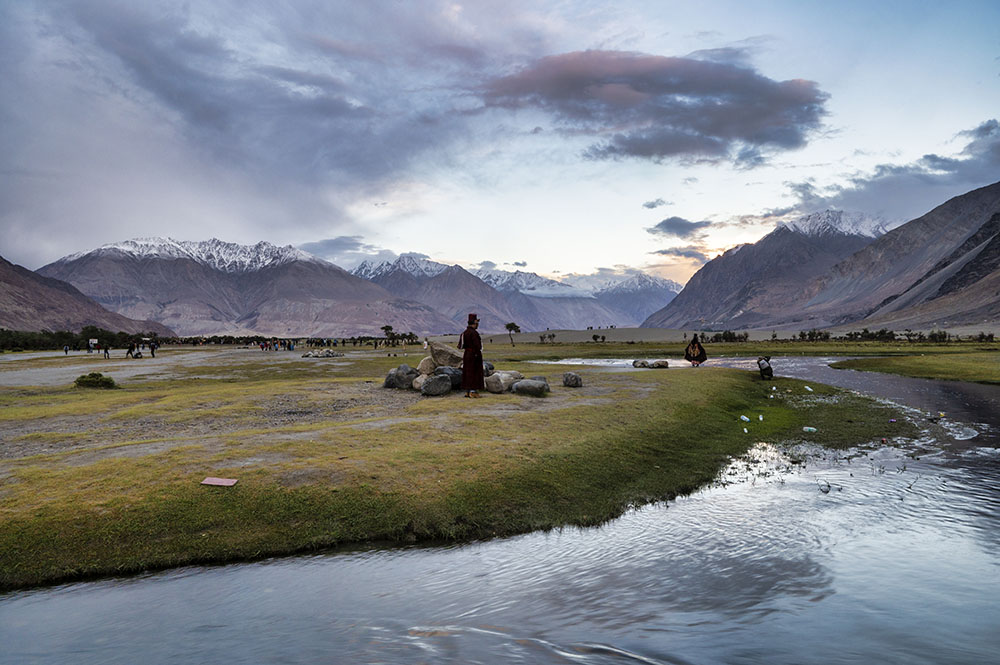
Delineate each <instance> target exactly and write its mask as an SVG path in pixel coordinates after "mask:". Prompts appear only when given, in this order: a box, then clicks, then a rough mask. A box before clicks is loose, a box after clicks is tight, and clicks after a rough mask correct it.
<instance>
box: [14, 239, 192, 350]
mask: <svg viewBox="0 0 1000 665" xmlns="http://www.w3.org/2000/svg"><path fill="white" fill-rule="evenodd" d="M84 326H97V327H98V328H103V329H105V330H110V331H111V332H120V331H124V332H129V333H156V334H157V335H161V336H163V337H173V336H174V331H172V330H170V329H169V328H168V327H166V326H164V325H162V324H160V323H157V322H155V321H136V320H134V319H130V318H127V317H124V316H122V315H121V314H116V313H115V312H110V311H108V310H106V309H104V308H103V307H101V306H100V305H98V304H97V303H96V302H94V301H93V300H91V299H90V298H88V297H87V296H85V295H84V294H83V293H81V292H80V291H79V290H78V289H76V288H75V287H74V286H72V285H71V284H67V283H66V282H63V281H60V280H58V279H53V278H51V277H44V276H42V275H39V274H36V273H34V272H32V271H31V270H28V269H27V268H24V267H21V266H18V265H14V264H12V263H10V262H9V261H7V260H5V259H4V258H3V257H0V328H7V329H8V330H25V331H40V330H49V331H57V330H69V331H73V332H79V331H80V330H81V329H82V328H83V327H84Z"/></svg>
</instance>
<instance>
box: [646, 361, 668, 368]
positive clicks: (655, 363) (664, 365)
mask: <svg viewBox="0 0 1000 665" xmlns="http://www.w3.org/2000/svg"><path fill="white" fill-rule="evenodd" d="M649 366H650V367H652V368H653V369H666V368H668V367H670V363H669V362H667V361H666V360H654V361H653V362H651V363H650V364H649Z"/></svg>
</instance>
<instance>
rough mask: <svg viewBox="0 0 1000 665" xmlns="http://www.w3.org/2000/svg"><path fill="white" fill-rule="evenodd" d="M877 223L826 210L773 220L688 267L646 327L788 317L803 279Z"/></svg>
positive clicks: (853, 247)
mask: <svg viewBox="0 0 1000 665" xmlns="http://www.w3.org/2000/svg"><path fill="white" fill-rule="evenodd" d="M882 232H884V222H883V221H882V220H880V219H876V218H869V217H865V216H862V215H850V214H845V213H842V212H840V211H833V210H828V211H824V212H820V213H815V214H813V215H808V216H806V217H803V218H801V219H799V220H796V221H795V222H793V223H791V224H784V225H779V226H778V228H776V229H775V230H774V231H772V232H771V233H769V234H767V235H766V236H764V237H763V238H761V239H760V240H758V241H757V242H756V243H753V244H745V245H739V246H737V247H734V248H733V249H730V250H729V251H727V252H726V253H724V254H722V255H721V256H717V257H716V258H714V259H712V260H711V261H709V262H708V263H706V264H705V265H704V266H702V268H701V269H700V270H699V271H698V272H697V273H695V274H694V275H693V276H692V277H691V279H690V280H689V281H688V283H687V285H686V286H685V287H684V290H683V291H681V292H680V293H679V294H678V295H677V297H676V298H674V299H673V300H672V301H671V302H670V303H669V304H668V305H667V306H666V307H664V308H663V309H661V310H659V311H657V312H655V313H653V314H651V315H650V316H649V317H648V318H647V319H646V320H645V321H643V323H642V326H643V327H647V328H720V329H721V328H754V327H762V326H766V325H771V322H772V321H774V320H775V319H776V318H778V319H782V320H793V319H795V318H796V315H797V314H796V313H797V310H796V309H795V308H790V307H789V303H792V302H797V301H799V300H800V299H801V296H802V292H803V286H804V285H805V284H807V283H809V282H810V281H811V280H813V279H815V278H817V277H819V276H821V275H824V274H825V273H826V272H827V271H829V270H830V269H831V268H832V267H833V266H834V265H836V264H837V263H838V262H840V261H842V260H844V259H845V258H847V257H849V256H851V255H852V254H854V253H855V252H857V251H858V250H860V249H862V248H863V247H865V246H867V245H868V244H870V243H871V242H873V240H874V238H875V236H876V235H877V234H880V233H882Z"/></svg>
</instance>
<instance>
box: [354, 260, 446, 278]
mask: <svg viewBox="0 0 1000 665" xmlns="http://www.w3.org/2000/svg"><path fill="white" fill-rule="evenodd" d="M447 268H448V266H447V265H445V264H444V263H438V262H437V261H431V260H430V259H426V258H424V257H422V256H418V255H416V254H402V255H400V257H399V258H398V259H396V260H395V261H382V262H381V263H372V262H371V261H362V262H361V263H359V264H358V265H357V266H356V267H355V268H354V270H352V271H351V274H352V275H354V276H355V277H360V278H361V279H367V280H370V281H371V280H376V279H377V278H379V277H382V276H384V275H387V274H389V273H392V272H394V271H397V270H399V271H402V272H405V273H407V274H409V275H412V276H414V277H417V278H424V277H435V276H436V275H440V274H441V273H442V272H444V271H445V270H446V269H447Z"/></svg>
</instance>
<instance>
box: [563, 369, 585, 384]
mask: <svg viewBox="0 0 1000 665" xmlns="http://www.w3.org/2000/svg"><path fill="white" fill-rule="evenodd" d="M563 385H564V386H566V387H567V388H582V387H583V378H582V377H581V376H580V375H579V374H577V373H576V372H565V373H563Z"/></svg>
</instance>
